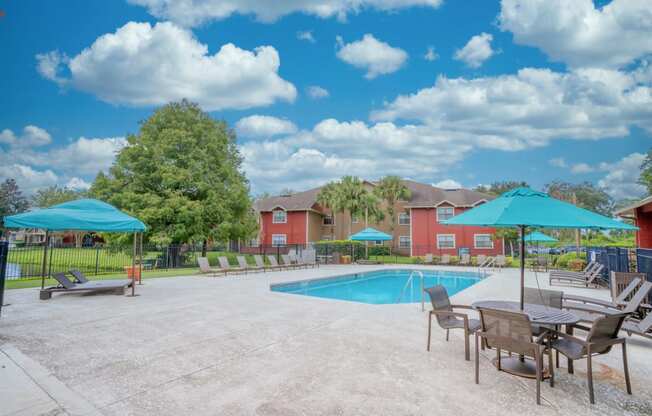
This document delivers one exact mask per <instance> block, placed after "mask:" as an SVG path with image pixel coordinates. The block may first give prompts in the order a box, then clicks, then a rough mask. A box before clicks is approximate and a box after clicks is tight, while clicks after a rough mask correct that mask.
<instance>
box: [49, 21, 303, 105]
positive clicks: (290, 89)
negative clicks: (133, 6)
mask: <svg viewBox="0 0 652 416" xmlns="http://www.w3.org/2000/svg"><path fill="white" fill-rule="evenodd" d="M59 57H60V55H57V53H52V52H50V53H48V54H40V55H37V61H38V69H39V72H40V73H41V75H43V76H44V77H46V78H47V79H51V80H53V81H56V82H57V83H59V84H61V85H66V86H68V87H71V88H75V89H78V90H81V91H85V92H89V93H91V94H95V95H96V96H97V97H98V98H100V99H101V100H103V101H106V102H110V103H115V104H126V105H130V106H152V105H162V104H166V103H168V102H170V101H176V100H180V99H182V98H186V99H188V100H190V101H193V102H197V103H199V105H201V106H202V107H203V108H204V109H205V110H207V111H214V110H222V109H227V108H231V109H245V108H250V107H256V106H266V105H270V104H273V103H275V102H276V101H278V100H284V101H290V102H292V101H294V99H295V97H296V88H295V87H294V85H292V84H291V83H289V82H287V81H285V80H283V79H282V78H281V77H279V75H278V69H279V66H280V58H279V55H278V52H277V51H276V49H274V48H273V47H272V46H260V47H258V48H256V49H254V50H253V51H247V50H244V49H240V48H238V47H237V46H235V45H233V44H231V43H227V44H225V45H223V46H222V47H221V48H220V50H219V51H218V52H217V53H216V54H214V55H210V54H209V53H208V46H207V45H205V44H202V43H200V42H199V41H198V40H197V39H196V38H195V37H194V36H193V34H192V33H191V32H190V31H188V30H185V29H182V28H180V27H178V26H176V25H174V24H173V23H170V22H162V23H157V24H156V25H154V26H153V27H152V26H151V25H150V24H149V23H135V22H129V23H127V24H125V25H124V26H122V27H121V28H119V29H118V30H116V32H115V33H107V34H105V35H102V36H100V37H99V38H97V39H96V40H95V42H94V43H93V44H92V45H91V46H90V47H88V48H86V49H84V50H83V51H82V52H80V53H79V54H78V55H76V56H74V57H73V58H71V59H69V60H66V61H65V62H64V61H63V60H61V59H60V58H59ZM53 65H54V66H55V68H54V69H53ZM63 66H65V67H67V69H68V70H69V72H70V77H69V78H63V77H62V76H61V75H58V74H59V73H60V72H61V71H60V70H59V68H60V67H63Z"/></svg>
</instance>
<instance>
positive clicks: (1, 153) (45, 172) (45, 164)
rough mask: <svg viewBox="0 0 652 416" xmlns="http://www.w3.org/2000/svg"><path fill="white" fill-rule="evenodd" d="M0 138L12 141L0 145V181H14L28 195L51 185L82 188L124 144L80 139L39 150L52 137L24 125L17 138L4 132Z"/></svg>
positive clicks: (113, 139)
mask: <svg viewBox="0 0 652 416" xmlns="http://www.w3.org/2000/svg"><path fill="white" fill-rule="evenodd" d="M0 137H2V138H3V139H5V138H7V137H11V138H13V140H11V141H10V142H6V141H2V142H0V143H3V144H5V145H6V146H0V166H1V167H2V169H1V170H0V179H4V178H15V179H16V181H17V182H18V183H19V185H20V186H21V187H22V188H25V189H26V190H27V192H28V193H31V192H33V191H34V190H35V189H37V188H39V187H42V186H50V185H54V184H58V185H62V186H68V185H71V186H72V185H74V187H75V188H76V189H83V188H84V187H85V186H86V185H85V183H87V182H86V181H88V180H90V179H92V178H94V177H95V175H97V173H98V172H99V171H100V170H107V169H108V168H109V167H110V166H111V164H112V163H113V161H114V159H115V155H116V153H117V152H118V150H120V149H121V148H122V147H123V146H124V145H125V144H126V140H125V139H124V138H123V137H109V138H85V137H80V138H78V139H76V140H72V141H70V142H68V143H67V144H64V145H56V144H55V145H52V146H49V147H48V148H46V149H43V150H41V149H39V148H38V146H39V144H40V145H44V144H49V143H51V136H50V134H49V133H48V132H47V131H46V130H44V129H42V128H40V127H37V126H26V127H25V128H24V129H23V135H21V136H19V137H16V135H15V134H14V133H13V132H11V130H8V129H5V130H4V131H3V132H2V133H0ZM25 141H26V142H29V143H31V144H30V145H26V144H25Z"/></svg>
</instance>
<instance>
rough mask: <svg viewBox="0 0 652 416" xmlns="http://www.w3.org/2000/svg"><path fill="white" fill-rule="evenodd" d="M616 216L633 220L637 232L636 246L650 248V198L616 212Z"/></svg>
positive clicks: (651, 205)
mask: <svg viewBox="0 0 652 416" xmlns="http://www.w3.org/2000/svg"><path fill="white" fill-rule="evenodd" d="M616 215H618V216H620V217H623V218H629V219H633V220H634V223H635V224H636V226H637V227H638V228H639V230H638V231H637V232H636V246H637V247H639V248H652V196H648V197H647V198H645V199H643V200H641V201H639V202H638V203H636V204H634V205H631V206H629V207H627V208H624V209H621V210H620V211H617V212H616Z"/></svg>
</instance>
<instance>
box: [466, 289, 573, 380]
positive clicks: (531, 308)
mask: <svg viewBox="0 0 652 416" xmlns="http://www.w3.org/2000/svg"><path fill="white" fill-rule="evenodd" d="M471 306H472V307H473V308H474V309H477V308H485V309H498V310H504V311H510V312H521V307H520V303H519V302H513V301H506V300H485V301H478V302H474V303H473V304H471ZM523 312H524V313H526V314H527V315H528V317H529V318H530V322H532V323H533V324H535V325H551V326H561V325H567V326H570V325H574V324H576V323H578V322H579V321H580V317H579V316H577V315H576V314H575V313H573V312H570V311H567V310H563V309H557V308H553V307H551V306H545V305H537V304H533V303H525V304H524V305H523ZM496 363H497V360H496V359H494V365H495V364H496ZM500 369H501V370H502V371H505V372H507V373H510V374H514V375H517V376H521V377H527V378H535V377H536V365H535V363H534V361H533V360H530V359H526V358H524V357H519V356H509V357H501V362H500ZM548 376H549V375H548V371H547V370H546V371H544V377H548Z"/></svg>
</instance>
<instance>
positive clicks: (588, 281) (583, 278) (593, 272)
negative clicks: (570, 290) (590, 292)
mask: <svg viewBox="0 0 652 416" xmlns="http://www.w3.org/2000/svg"><path fill="white" fill-rule="evenodd" d="M602 269H604V265H603V264H598V266H597V267H594V268H592V269H590V270H589V271H588V272H587V273H580V274H577V275H575V274H571V273H568V272H560V271H557V270H555V271H552V272H550V277H549V278H548V283H549V284H550V285H552V284H553V282H555V283H567V284H569V285H580V286H586V287H589V286H590V285H595V286H596V287H597V286H598V283H597V281H596V280H597V279H598V277H600V274H601V273H602Z"/></svg>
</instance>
